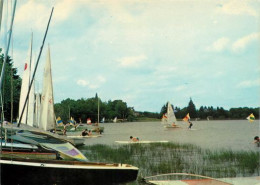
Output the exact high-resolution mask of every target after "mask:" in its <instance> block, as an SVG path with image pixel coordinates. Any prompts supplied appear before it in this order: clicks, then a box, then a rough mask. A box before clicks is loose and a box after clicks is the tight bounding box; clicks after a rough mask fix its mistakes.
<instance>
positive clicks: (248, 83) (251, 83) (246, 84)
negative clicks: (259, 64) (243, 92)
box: [237, 79, 260, 88]
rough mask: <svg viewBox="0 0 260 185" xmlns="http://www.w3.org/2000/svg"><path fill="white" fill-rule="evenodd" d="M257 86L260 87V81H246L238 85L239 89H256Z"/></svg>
mask: <svg viewBox="0 0 260 185" xmlns="http://www.w3.org/2000/svg"><path fill="white" fill-rule="evenodd" d="M256 86H260V79H256V80H245V81H242V82H240V83H239V84H238V85H237V87H238V88H248V87H256Z"/></svg>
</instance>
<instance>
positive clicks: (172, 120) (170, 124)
mask: <svg viewBox="0 0 260 185" xmlns="http://www.w3.org/2000/svg"><path fill="white" fill-rule="evenodd" d="M166 116H167V122H166V126H165V127H166V128H179V125H178V124H177V119H176V117H175V114H174V111H173V108H172V105H171V104H170V102H168V106H167V113H166Z"/></svg>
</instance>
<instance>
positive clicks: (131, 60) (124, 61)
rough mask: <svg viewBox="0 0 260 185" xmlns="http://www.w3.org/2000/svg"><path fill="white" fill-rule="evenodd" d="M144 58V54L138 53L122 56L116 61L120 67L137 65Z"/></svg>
mask: <svg viewBox="0 0 260 185" xmlns="http://www.w3.org/2000/svg"><path fill="white" fill-rule="evenodd" d="M146 59H147V57H146V56H145V55H139V56H134V57H123V58H120V59H118V60H117V61H118V62H119V64H120V66H122V67H138V66H140V65H141V64H142V62H143V61H144V60H146Z"/></svg>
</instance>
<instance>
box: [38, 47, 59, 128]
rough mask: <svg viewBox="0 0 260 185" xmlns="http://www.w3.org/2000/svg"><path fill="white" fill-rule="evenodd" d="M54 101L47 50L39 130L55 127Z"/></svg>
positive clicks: (49, 57)
mask: <svg viewBox="0 0 260 185" xmlns="http://www.w3.org/2000/svg"><path fill="white" fill-rule="evenodd" d="M53 101H54V99H53V87H52V74H51V56H50V48H48V53H47V60H46V64H45V68H44V76H43V89H42V97H41V113H40V125H39V128H40V129H43V130H50V129H53V128H54V126H55V122H56V121H55V115H54V102H53Z"/></svg>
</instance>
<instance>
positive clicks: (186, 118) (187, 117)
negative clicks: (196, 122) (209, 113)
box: [182, 113, 190, 121]
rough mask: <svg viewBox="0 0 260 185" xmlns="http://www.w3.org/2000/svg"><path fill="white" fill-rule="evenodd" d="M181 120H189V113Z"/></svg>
mask: <svg viewBox="0 0 260 185" xmlns="http://www.w3.org/2000/svg"><path fill="white" fill-rule="evenodd" d="M182 120H183V121H190V114H189V113H188V114H187V115H186V116H185V117H184V118H183V119H182Z"/></svg>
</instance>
